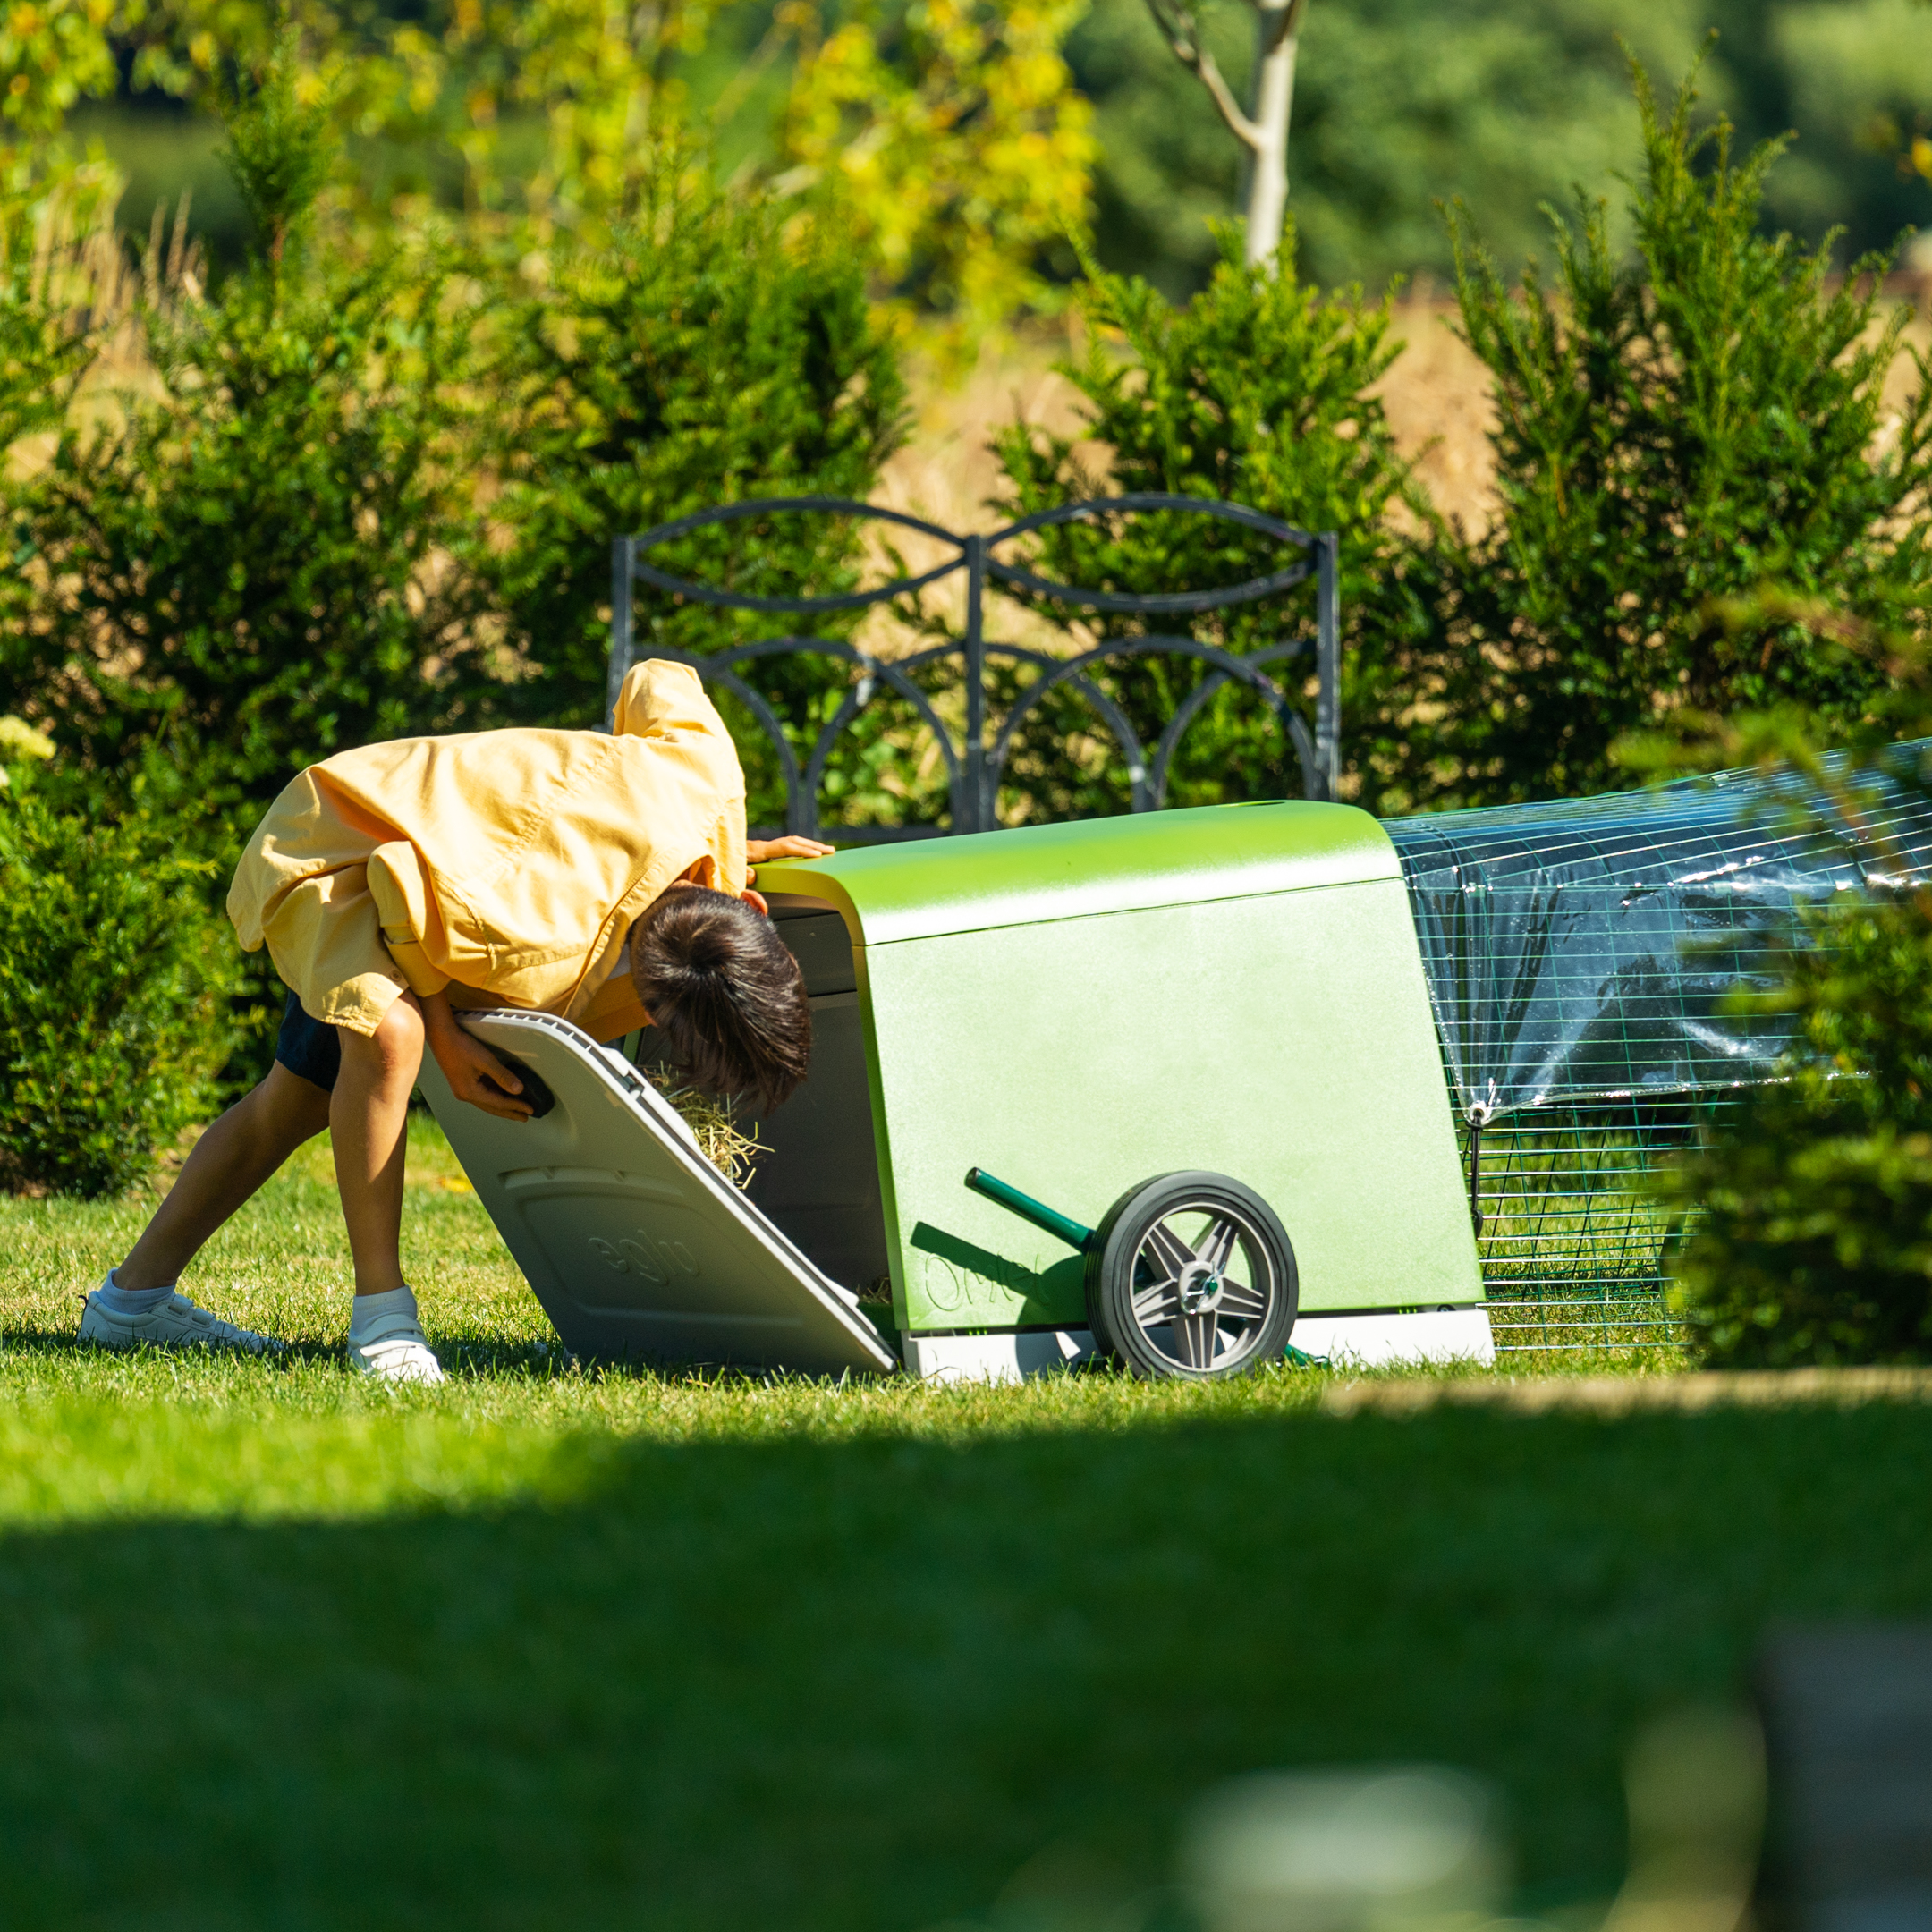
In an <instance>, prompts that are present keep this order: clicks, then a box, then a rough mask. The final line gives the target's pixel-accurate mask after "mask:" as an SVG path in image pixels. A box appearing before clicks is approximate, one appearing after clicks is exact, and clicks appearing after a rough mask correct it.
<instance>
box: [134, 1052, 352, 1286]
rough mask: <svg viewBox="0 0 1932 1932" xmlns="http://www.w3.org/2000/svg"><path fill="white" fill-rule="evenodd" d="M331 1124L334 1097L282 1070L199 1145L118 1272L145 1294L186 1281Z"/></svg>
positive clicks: (231, 1111) (273, 1071)
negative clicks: (228, 1228)
mask: <svg viewBox="0 0 1932 1932" xmlns="http://www.w3.org/2000/svg"><path fill="white" fill-rule="evenodd" d="M328 1123H329V1097H328V1096H327V1095H326V1093H324V1092H323V1090H322V1089H320V1088H319V1087H318V1086H316V1085H314V1084H313V1083H312V1082H310V1081H309V1080H303V1079H301V1076H300V1075H298V1074H294V1073H291V1072H289V1070H288V1069H287V1068H286V1067H285V1066H281V1065H279V1064H278V1065H276V1066H275V1067H272V1068H271V1069H270V1070H269V1073H268V1078H267V1080H264V1081H262V1083H261V1084H260V1085H259V1086H258V1087H257V1088H255V1089H253V1090H252V1091H251V1092H250V1093H247V1094H244V1095H243V1096H242V1098H241V1099H239V1100H237V1101H236V1102H235V1104H234V1105H233V1106H232V1107H230V1108H229V1109H228V1111H227V1112H226V1113H225V1114H223V1115H222V1116H221V1118H220V1119H219V1120H217V1121H216V1123H214V1125H213V1126H211V1127H210V1128H209V1129H208V1131H207V1132H205V1133H204V1134H203V1135H202V1136H201V1138H200V1139H199V1140H198V1141H196V1142H195V1145H194V1148H193V1151H192V1152H191V1154H190V1155H189V1157H188V1158H187V1161H186V1162H185V1163H184V1164H183V1165H182V1171H181V1173H180V1174H178V1175H177V1176H176V1177H175V1181H174V1186H173V1187H172V1188H171V1189H169V1191H168V1193H167V1198H166V1199H165V1200H164V1201H163V1202H162V1203H161V1205H160V1207H159V1208H157V1209H156V1210H155V1216H154V1219H153V1220H151V1221H150V1222H149V1223H148V1226H147V1229H146V1231H145V1232H144V1233H142V1235H141V1238H140V1240H139V1241H136V1242H135V1244H134V1250H133V1252H132V1253H131V1254H130V1255H129V1256H128V1258H127V1259H126V1260H125V1261H123V1263H122V1264H121V1266H120V1267H117V1268H116V1269H115V1270H114V1281H115V1283H116V1284H118V1285H119V1286H120V1287H122V1288H123V1289H127V1290H130V1291H131V1292H134V1293H140V1292H141V1291H143V1290H144V1289H150V1288H164V1287H167V1286H169V1285H170V1284H173V1283H174V1282H176V1281H178V1280H179V1279H180V1278H181V1274H182V1269H183V1268H185V1267H187V1266H188V1264H189V1262H191V1260H193V1258H195V1256H196V1255H197V1254H199V1252H200V1250H201V1249H202V1248H203V1247H204V1246H205V1245H206V1244H207V1242H208V1240H209V1238H210V1237H211V1236H212V1235H213V1234H214V1233H215V1232H216V1230H217V1229H218V1228H219V1227H220V1226H221V1225H222V1224H223V1223H224V1222H225V1221H226V1220H227V1219H228V1217H229V1216H231V1215H232V1214H233V1213H234V1211H235V1210H236V1208H240V1207H241V1206H242V1203H243V1202H244V1201H246V1200H247V1199H249V1198H250V1195H252V1194H253V1193H254V1192H255V1191H256V1190H257V1189H258V1188H259V1187H260V1186H261V1185H262V1183H263V1182H266V1181H267V1179H268V1177H269V1176H270V1175H271V1174H274V1173H275V1170H276V1169H277V1168H278V1167H280V1166H281V1165H282V1164H283V1162H284V1161H285V1160H286V1159H287V1158H288V1157H289V1156H290V1155H291V1154H292V1153H293V1152H294V1151H295V1149H296V1148H299V1147H300V1146H301V1144H302V1142H303V1141H304V1140H313V1139H314V1138H315V1136H316V1135H317V1134H318V1133H320V1132H321V1131H322V1130H323V1129H324V1128H325V1127H326V1126H327V1125H328Z"/></svg>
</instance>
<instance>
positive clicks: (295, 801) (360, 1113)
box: [80, 662, 831, 1382]
mask: <svg viewBox="0 0 1932 1932" xmlns="http://www.w3.org/2000/svg"><path fill="white" fill-rule="evenodd" d="M830 850H831V848H830V847H829V846H826V845H820V844H817V843H814V842H812V841H811V840H809V839H800V838H785V839H779V840H776V841H775V842H773V843H758V842H755V841H754V842H748V841H747V840H746V837H745V808H744V774H743V772H742V771H741V769H740V768H739V764H738V756H737V753H736V752H735V750H733V747H732V741H731V739H730V737H729V735H728V734H727V733H726V732H725V730H724V722H723V720H722V719H720V717H719V716H718V715H717V713H716V710H715V709H714V708H712V706H711V704H710V701H709V700H708V699H707V698H706V697H705V695H704V690H703V687H702V685H700V684H699V681H698V676H697V674H696V673H695V672H694V671H691V669H690V668H688V667H687V666H685V665H674V664H666V663H661V662H653V663H649V664H644V665H639V666H638V667H637V668H636V669H635V670H633V671H632V672H631V674H630V676H629V677H628V678H627V679H626V680H625V681H624V686H623V694H622V696H621V697H620V699H619V701H618V705H617V714H616V719H615V726H614V731H613V732H612V733H610V734H609V735H606V734H605V733H601V732H589V731H537V730H517V731H496V732H479V733H471V734H470V735H468V736H461V737H448V738H402V739H397V740H395V741H392V742H390V743H387V744H376V745H368V746H365V747H364V748H363V749H362V750H359V751H344V752H342V753H340V754H339V755H338V756H336V757H335V758H327V759H325V760H324V761H323V762H322V763H321V764H319V765H316V766H312V767H310V768H309V770H307V771H305V772H303V773H302V774H301V776H300V777H298V778H297V779H295V781H294V782H293V783H292V784H290V785H289V786H288V788H287V789H286V790H285V791H284V792H283V793H282V795H281V797H280V798H278V799H277V800H276V801H275V804H274V805H273V806H272V807H270V809H269V811H268V815H267V818H264V819H263V820H262V822H261V824H260V826H258V828H257V829H256V833H255V835H254V837H253V838H252V839H250V841H249V845H248V850H247V851H246V852H244V853H243V854H242V863H241V865H240V866H239V867H238V868H237V869H236V871H235V877H234V884H233V886H232V887H231V888H230V889H229V894H228V916H229V918H230V919H233V921H234V926H235V930H236V932H237V933H238V934H239V935H240V936H241V940H242V946H243V948H244V950H246V951H248V952H251V953H252V952H254V951H255V950H256V949H257V948H258V946H261V945H265V944H266V945H267V948H268V953H269V956H270V958H272V959H273V960H274V962H275V970H276V971H277V972H278V973H280V974H281V976H282V979H283V980H284V982H285V983H286V985H287V986H288V987H290V988H291V991H290V993H289V997H288V1005H287V1009H286V1012H285V1013H284V1017H283V1021H282V1030H281V1034H280V1037H279V1038H278V1039H277V1041H276V1043H275V1065H274V1066H273V1067H272V1068H271V1069H270V1070H269V1073H268V1077H267V1080H264V1081H263V1082H262V1083H261V1085H260V1086H258V1087H257V1088H256V1089H254V1091H253V1092H252V1093H250V1094H249V1095H248V1096H247V1097H245V1098H243V1099H242V1100H239V1101H237V1102H236V1103H235V1105H234V1106H232V1107H230V1108H229V1109H228V1111H227V1112H226V1113H225V1114H223V1115H222V1117H221V1118H220V1119H219V1120H218V1121H216V1123H214V1125H213V1126H211V1127H210V1128H209V1129H208V1131H207V1132H205V1133H204V1134H203V1135H202V1136H201V1138H200V1140H199V1141H197V1142H196V1144H195V1148H194V1150H193V1152H192V1153H191V1154H190V1156H189V1157H188V1159H187V1162H186V1163H185V1164H184V1165H183V1166H182V1171H181V1174H180V1175H179V1176H178V1178H177V1179H176V1181H175V1182H174V1188H173V1189H172V1190H171V1191H170V1192H169V1193H168V1195H167V1198H166V1199H165V1200H164V1201H163V1202H162V1204H161V1206H160V1207H159V1208H157V1210H156V1213H155V1216H154V1219H153V1220H152V1221H150V1222H149V1223H148V1228H147V1231H146V1232H145V1233H143V1234H142V1235H141V1237H140V1240H139V1241H137V1242H136V1243H135V1244H134V1247H133V1250H132V1251H131V1253H130V1254H129V1255H128V1258H126V1260H124V1261H123V1262H122V1263H121V1264H120V1266H119V1267H114V1268H110V1269H109V1270H108V1273H107V1278H106V1281H105V1282H103V1283H102V1284H101V1285H100V1287H99V1288H97V1290H95V1292H93V1293H92V1294H90V1295H89V1297H88V1298H87V1308H86V1311H85V1313H84V1314H83V1315H82V1317H81V1320H80V1335H81V1338H82V1339H83V1340H85V1341H91V1342H97V1343H106V1345H108V1346H110V1347H116V1348H125V1347H131V1346H132V1345H133V1344H135V1343H143V1342H145V1343H158V1344H160V1345H161V1346H164V1347H177V1348H178V1347H210V1346H214V1347H226V1348H240V1349H249V1350H254V1351H260V1350H264V1349H270V1348H279V1347H280V1346H282V1344H281V1343H280V1342H278V1341H276V1340H275V1339H273V1338H271V1337H269V1336H266V1335H254V1334H251V1333H250V1332H249V1331H248V1330H247V1329H243V1328H237V1327H235V1326H233V1325H232V1324H230V1323H228V1322H225V1321H221V1320H219V1319H217V1318H216V1317H215V1316H213V1315H211V1314H209V1313H208V1311H207V1310H206V1309H199V1308H197V1307H196V1306H195V1305H194V1303H193V1302H192V1301H189V1300H188V1298H187V1297H186V1296H184V1295H182V1294H180V1293H178V1292H176V1290H175V1285H174V1284H175V1283H176V1281H177V1280H178V1279H179V1278H180V1275H181V1274H182V1270H183V1269H184V1268H185V1267H187V1266H188V1263H189V1262H190V1261H191V1259H192V1258H193V1257H194V1256H195V1255H196V1254H197V1253H199V1250H200V1249H201V1248H202V1246H203V1245H204V1244H205V1243H206V1242H207V1241H208V1239H209V1237H210V1236H211V1235H213V1234H214V1233H215V1232H216V1229H218V1228H219V1227H220V1226H221V1225H222V1224H223V1223H224V1222H225V1221H226V1220H227V1219H228V1218H229V1216H231V1215H233V1213H234V1212H235V1210H236V1209H237V1208H240V1207H241V1206H242V1203H243V1202H244V1201H246V1200H247V1199H249V1198H250V1196H251V1195H253V1194H254V1193H255V1192H256V1191H257V1190H258V1188H260V1187H261V1186H262V1184H263V1183H264V1182H266V1181H267V1179H268V1178H269V1176H270V1175H271V1174H274V1173H275V1170H276V1169H277V1168H279V1167H280V1166H281V1165H282V1164H283V1163H284V1161H285V1160H287V1158H288V1157H289V1156H290V1155H291V1154H292V1153H293V1152H294V1151H295V1149H296V1148H298V1147H300V1146H301V1144H302V1142H303V1141H305V1140H309V1139H310V1138H311V1137H312V1136H313V1135H316V1134H318V1133H320V1132H321V1131H322V1130H323V1129H324V1128H325V1127H326V1128H328V1129H329V1131H330V1135H331V1139H332V1141H333V1145H334V1149H335V1180H336V1185H337V1187H338V1189H339V1190H340V1191H341V1194H342V1204H343V1219H344V1220H345V1221H346V1222H347V1224H348V1230H349V1250H350V1253H351V1255H352V1257H353V1259H354V1263H355V1301H354V1306H353V1312H352V1315H351V1317H350V1322H349V1359H350V1360H351V1361H352V1362H353V1363H354V1365H355V1366H356V1367H357V1368H358V1369H362V1370H364V1371H365V1372H367V1373H369V1374H370V1375H375V1376H380V1377H386V1379H388V1380H391V1381H413V1382H438V1381H441V1380H442V1378H443V1371H442V1369H441V1367H440V1365H439V1364H438V1363H437V1361H436V1357H435V1355H434V1354H433V1353H431V1352H430V1349H429V1345H428V1343H427V1342H426V1341H425V1340H424V1338H423V1332H422V1329H421V1327H420V1326H419V1323H418V1319H417V1308H416V1298H415V1295H414V1294H413V1293H412V1292H411V1289H410V1288H409V1286H408V1284H406V1283H405V1282H404V1281H403V1279H402V1261H401V1258H400V1254H399V1242H400V1239H401V1232H402V1163H403V1129H404V1123H405V1118H406V1114H407V1111H408V1107H409V1099H410V1093H411V1089H412V1088H413V1087H414V1086H415V1084H416V1073H417V1069H418V1067H419V1064H420V1063H421V1060H422V1050H423V1047H424V1046H425V1044H426V1043H427V1045H428V1048H429V1050H430V1052H431V1053H433V1054H434V1055H436V1063H437V1064H438V1065H439V1066H440V1067H441V1068H442V1069H443V1072H444V1073H445V1076H446V1077H447V1079H448V1080H449V1083H450V1086H451V1088H452V1089H453V1091H454V1092H455V1093H456V1095H457V1097H459V1098H461V1099H463V1100H467V1101H468V1102H470V1104H471V1105H472V1106H479V1107H481V1108H483V1109H484V1110H485V1111H486V1112H487V1113H490V1114H500V1115H502V1116H503V1117H504V1118H505V1119H509V1120H523V1119H527V1118H528V1117H529V1115H530V1104H529V1102H528V1101H526V1100H523V1099H521V1097H519V1096H520V1095H521V1090H522V1083H521V1081H520V1080H518V1079H517V1077H516V1076H515V1074H514V1073H513V1072H511V1071H510V1069H509V1068H507V1067H505V1066H504V1064H503V1063H502V1062H501V1061H499V1060H498V1059H497V1058H496V1055H494V1054H492V1053H491V1052H490V1051H489V1050H488V1048H487V1047H485V1046H484V1045H483V1044H482V1043H481V1042H480V1041H479V1040H477V1039H475V1038H472V1037H471V1036H470V1034H468V1033H466V1032H465V1031H464V1030H463V1029H462V1026H461V1025H459V1024H458V1021H457V1014H458V1013H460V1012H461V1011H462V1010H463V1009H464V1008H466V1007H469V1008H475V1007H484V1006H519V1007H523V1008H526V1009H530V1010H534V1011H536V1012H540V1013H557V1014H561V1015H562V1016H563V1018H564V1019H566V1020H571V1021H575V1022H576V1023H577V1024H578V1025H579V1026H581V1027H582V1028H584V1029H585V1030H586V1031H587V1032H589V1033H590V1034H591V1035H592V1036H593V1037H594V1038H597V1039H600V1040H609V1039H614V1038H619V1037H621V1036H622V1035H623V1034H625V1033H628V1032H630V1031H631V1030H632V1029H633V1028H636V1027H640V1026H646V1025H656V1026H657V1028H658V1029H659V1030H660V1031H661V1032H662V1033H663V1035H664V1036H665V1045H666V1047H667V1048H668V1050H669V1055H670V1057H671V1058H672V1059H673V1060H674V1062H675V1063H678V1064H679V1065H680V1066H681V1067H682V1069H683V1073H684V1077H685V1078H686V1079H688V1080H691V1081H693V1082H694V1083H695V1084H696V1085H699V1086H701V1087H706V1088H708V1089H711V1090H712V1091H714V1092H720V1093H726V1094H733V1093H745V1092H750V1093H755V1094H756V1095H757V1096H758V1100H759V1102H760V1104H761V1106H763V1107H764V1108H766V1109H767V1111H768V1110H769V1109H770V1108H771V1107H774V1106H776V1105H777V1104H778V1103H779V1102H780V1101H781V1100H783V1099H784V1097H785V1096H786V1095H787V1094H789V1093H790V1092H791V1091H792V1089H793V1088H794V1087H796V1086H797V1085H798V1083H799V1081H800V1080H802V1079H803V1078H804V1075H805V1068H806V1062H807V1060H808V1058H809V1055H810V1052H811V1011H810V1007H809V1004H807V1001H806V997H805V987H804V982H803V980H802V979H801V977H800V973H799V969H798V963H797V962H796V961H795V960H794V959H793V958H792V954H791V953H790V952H788V951H787V950H786V948H785V946H784V943H783V942H782V941H781V940H780V939H779V937H778V935H777V931H776V929H775V928H774V927H773V925H772V924H771V921H770V919H769V916H768V911H769V909H768V908H767V905H766V903H765V902H764V900H763V899H761V898H760V897H759V896H758V894H757V893H755V892H753V891H751V890H750V879H751V878H752V877H753V876H754V875H753V874H752V873H751V872H750V870H749V869H748V868H749V866H750V864H752V863H755V862H757V861H758V860H763V859H767V858H776V857H778V856H780V855H781V854H783V855H784V856H787V857H792V856H797V857H815V856H818V855H819V854H822V853H824V852H829V851H830Z"/></svg>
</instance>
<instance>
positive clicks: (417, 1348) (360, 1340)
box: [349, 1313, 444, 1383]
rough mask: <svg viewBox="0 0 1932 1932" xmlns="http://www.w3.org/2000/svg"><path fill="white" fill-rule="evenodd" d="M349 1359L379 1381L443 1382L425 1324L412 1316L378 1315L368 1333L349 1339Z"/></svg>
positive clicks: (440, 1364)
mask: <svg viewBox="0 0 1932 1932" xmlns="http://www.w3.org/2000/svg"><path fill="white" fill-rule="evenodd" d="M349 1360H351V1361H352V1363H353V1364H354V1365H355V1367H356V1368H357V1369H360V1370H361V1372H362V1373H363V1374H364V1375H370V1376H374V1377H376V1378H377V1381H379V1382H425V1383H434V1382H440V1381H442V1380H443V1379H444V1377H443V1364H442V1363H441V1362H439V1361H438V1360H436V1355H435V1353H434V1352H433V1351H432V1350H431V1348H430V1346H429V1343H428V1340H427V1339H426V1338H425V1337H424V1335H423V1332H422V1325H421V1324H420V1323H419V1321H418V1320H417V1319H416V1318H415V1317H414V1316H413V1315H404V1314H401V1313H397V1314H394V1315H378V1316H377V1318H376V1319H375V1320H374V1321H372V1322H371V1323H370V1324H369V1328H368V1330H367V1332H366V1333H364V1334H362V1335H356V1334H354V1333H353V1332H352V1333H351V1335H350V1336H349Z"/></svg>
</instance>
